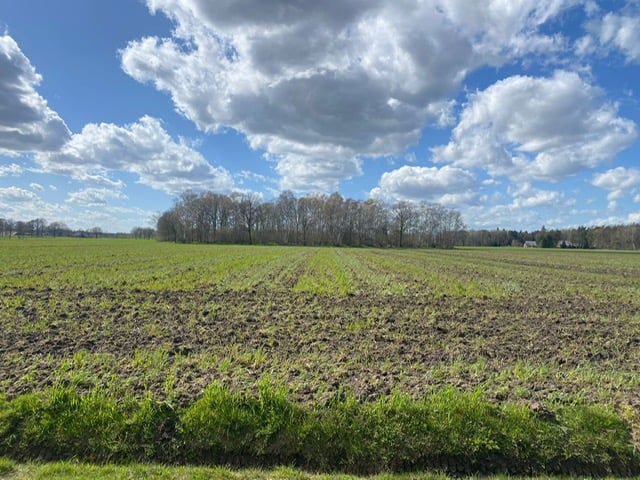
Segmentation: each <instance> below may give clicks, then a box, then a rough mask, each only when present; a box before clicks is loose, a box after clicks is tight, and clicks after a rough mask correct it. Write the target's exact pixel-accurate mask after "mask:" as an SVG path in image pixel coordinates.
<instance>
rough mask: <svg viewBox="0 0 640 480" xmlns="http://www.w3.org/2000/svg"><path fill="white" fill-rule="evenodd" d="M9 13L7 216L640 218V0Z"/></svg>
mask: <svg viewBox="0 0 640 480" xmlns="http://www.w3.org/2000/svg"><path fill="white" fill-rule="evenodd" d="M0 26H2V27H3V30H4V35H2V36H0V218H7V219H9V218H10V219H13V220H16V221H18V220H19V221H28V220H30V219H35V218H44V219H46V220H47V221H49V222H56V221H58V222H65V223H66V224H67V225H68V226H69V227H70V228H72V229H74V230H88V229H90V228H93V227H95V226H100V227H101V228H102V229H103V230H105V231H107V230H108V231H110V232H129V231H131V229H132V228H134V227H153V228H155V224H154V221H155V220H154V219H155V218H157V216H158V215H159V214H161V213H162V212H164V211H167V210H168V209H169V208H171V206H172V205H173V203H174V200H175V199H176V198H177V197H178V196H179V195H180V194H181V193H183V192H185V191H187V190H193V191H195V192H201V191H213V192H215V193H220V194H225V195H229V194H231V193H232V192H234V191H238V192H243V193H252V194H256V195H258V196H259V197H260V198H261V201H270V200H272V199H273V200H275V199H277V197H278V195H279V194H280V193H281V192H283V191H287V190H290V191H292V192H294V193H295V195H296V196H297V197H299V196H306V195H310V194H314V193H326V194H331V193H333V192H338V193H340V194H341V195H342V196H343V197H344V198H352V199H355V200H362V201H365V200H367V199H369V198H374V199H379V200H381V201H384V202H386V203H390V204H392V203H395V202H399V201H415V202H421V201H425V202H428V203H437V204H440V205H443V206H444V207H446V208H449V209H454V210H456V211H459V212H460V213H461V214H462V217H463V219H464V221H465V223H466V225H467V227H468V228H469V229H471V230H496V229H503V230H516V231H528V232H531V231H538V230H540V228H541V227H542V226H545V227H546V228H547V229H554V230H555V229H570V228H576V227H578V226H587V227H595V226H601V225H612V226H614V225H629V224H636V223H640V167H639V166H638V160H639V157H640V155H639V153H640V144H639V142H638V123H639V122H640V101H639V96H638V95H639V94H638V92H637V91H636V89H637V88H638V80H640V3H638V2H637V1H636V0H626V1H623V2H610V1H593V0H543V1H536V0H523V1H522V2H519V3H518V4H517V5H513V4H512V5H507V4H505V3H504V2H498V1H491V2H488V3H487V4H485V5H484V6H481V5H479V4H477V3H475V2H473V3H470V2H466V1H464V0H411V1H409V2H406V3H403V4H402V5H399V4H396V3H393V2H382V1H372V2H359V1H348V2H342V1H338V2H333V1H331V2H326V3H323V4H321V5H320V4H315V3H312V4H309V5H308V6H305V7H300V6H299V5H298V4H297V3H295V2H291V1H289V0H282V1H276V2H264V1H260V0H244V1H242V2H216V3H214V4H211V3H210V2H207V1H206V0H146V1H145V2H143V1H134V2H131V1H130V0H114V1H110V2H91V1H89V2H87V1H83V0H67V1H65V2H49V1H47V0H22V1H21V2H8V3H7V4H6V5H3V8H2V10H1V11H0Z"/></svg>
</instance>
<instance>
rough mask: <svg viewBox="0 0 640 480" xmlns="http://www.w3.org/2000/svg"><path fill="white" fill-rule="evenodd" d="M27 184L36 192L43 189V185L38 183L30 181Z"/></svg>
mask: <svg viewBox="0 0 640 480" xmlns="http://www.w3.org/2000/svg"><path fill="white" fill-rule="evenodd" d="M29 186H30V187H31V189H32V190H35V191H36V192H42V191H44V187H43V186H42V185H40V184H39V183H35V182H32V183H30V184H29Z"/></svg>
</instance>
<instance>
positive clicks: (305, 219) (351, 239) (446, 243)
mask: <svg viewBox="0 0 640 480" xmlns="http://www.w3.org/2000/svg"><path fill="white" fill-rule="evenodd" d="M464 229H465V225H464V222H463V219H462V215H461V214H460V213H459V212H458V211H456V210H452V209H447V208H445V207H443V206H442V205H437V204H428V203H420V204H415V203H411V202H398V203H395V204H393V205H388V204H386V203H383V202H381V201H379V200H375V199H369V200H364V201H361V200H353V199H350V198H346V199H345V198H343V197H342V195H340V194H339V193H333V194H331V195H326V194H314V195H309V196H302V197H296V196H294V195H293V193H292V192H290V191H286V192H283V193H281V194H280V195H279V196H278V197H277V198H276V199H274V200H270V201H262V200H261V199H260V197H259V196H257V195H255V194H252V193H238V192H236V193H233V194H231V195H222V194H218V193H213V192H202V193H195V192H185V193H183V194H182V195H180V197H178V198H177V199H176V201H175V203H174V205H173V207H172V208H171V209H169V210H168V211H166V212H164V213H162V214H161V215H160V216H159V218H158V221H157V226H156V232H157V238H158V239H159V240H161V241H172V242H198V243H247V244H280V245H344V246H375V247H390V246H395V247H438V248H452V247H453V246H454V245H456V244H459V243H460V241H461V238H462V235H463V232H464Z"/></svg>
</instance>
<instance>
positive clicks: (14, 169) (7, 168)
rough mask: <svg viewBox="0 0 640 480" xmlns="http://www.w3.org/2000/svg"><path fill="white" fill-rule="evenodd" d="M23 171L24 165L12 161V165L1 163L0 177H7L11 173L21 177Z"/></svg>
mask: <svg viewBox="0 0 640 480" xmlns="http://www.w3.org/2000/svg"><path fill="white" fill-rule="evenodd" d="M22 171H23V170H22V167H21V166H20V165H17V164H15V163H12V164H10V165H0V177H6V176H9V175H10V176H14V177H19V176H20V175H22Z"/></svg>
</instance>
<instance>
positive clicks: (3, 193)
mask: <svg viewBox="0 0 640 480" xmlns="http://www.w3.org/2000/svg"><path fill="white" fill-rule="evenodd" d="M37 199H38V196H37V195H36V194H35V193H33V192H31V191H29V190H25V189H24V188H19V187H6V188H0V201H3V202H12V203H14V202H15V203H19V202H28V201H33V200H37Z"/></svg>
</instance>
